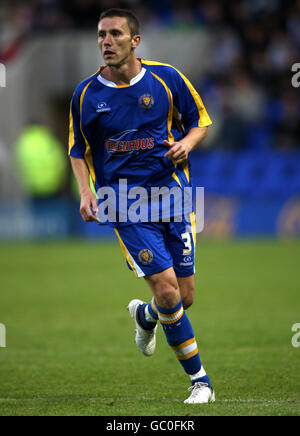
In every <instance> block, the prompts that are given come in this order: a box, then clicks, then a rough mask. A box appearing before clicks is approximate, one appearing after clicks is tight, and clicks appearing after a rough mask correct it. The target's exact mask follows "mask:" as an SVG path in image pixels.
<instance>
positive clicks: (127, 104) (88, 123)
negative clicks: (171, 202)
mask: <svg viewBox="0 0 300 436" xmlns="http://www.w3.org/2000/svg"><path fill="white" fill-rule="evenodd" d="M141 64H142V70H141V72H140V73H139V74H138V76H136V77H135V78H134V79H132V80H131V82H130V85H126V86H117V85H116V84H115V83H113V82H110V81H107V80H106V79H104V78H103V77H102V76H101V71H102V69H100V70H99V71H97V73H95V74H94V75H93V76H91V77H90V78H88V79H86V80H84V81H83V82H82V83H80V84H79V86H78V87H77V88H76V90H75V93H74V95H73V98H72V102H71V110H70V137H69V155H70V156H72V157H75V158H80V159H84V160H85V161H86V163H87V166H88V168H89V171H90V174H91V176H92V180H93V182H94V184H95V188H96V191H98V189H99V188H101V187H104V186H107V187H112V188H113V189H114V190H115V191H116V193H118V189H119V180H120V179H126V180H127V183H128V188H130V187H131V186H132V187H133V186H138V187H144V188H145V189H150V188H151V187H153V186H155V187H162V186H166V187H168V188H172V187H174V186H180V187H181V188H184V187H186V186H191V184H192V180H191V169H190V164H189V162H188V161H187V162H185V163H184V164H178V165H176V164H174V163H173V162H172V161H171V160H170V159H168V158H165V157H164V155H165V154H166V152H167V151H168V149H167V148H166V146H165V145H164V144H163V142H164V140H168V141H170V142H171V141H180V139H182V137H183V136H185V135H186V134H187V133H188V131H189V130H190V129H191V128H193V127H205V126H209V125H210V124H211V120H210V118H209V116H208V114H207V111H206V109H205V107H204V105H203V102H202V100H201V98H200V96H199V95H198V93H197V92H196V90H195V89H194V87H193V86H192V84H191V83H190V82H189V80H188V79H187V78H186V77H185V76H184V75H183V74H181V73H180V72H179V71H178V70H176V69H175V68H174V67H172V66H170V65H167V64H162V63H158V62H152V61H147V60H141ZM102 68H103V67H102ZM104 68H105V67H104ZM116 221H118V218H117V219H116ZM115 224H116V226H118V222H116V223H115Z"/></svg>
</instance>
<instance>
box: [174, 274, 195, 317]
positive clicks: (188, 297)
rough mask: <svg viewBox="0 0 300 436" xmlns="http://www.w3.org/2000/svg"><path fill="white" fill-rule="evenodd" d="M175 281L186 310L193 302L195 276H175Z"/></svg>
mask: <svg viewBox="0 0 300 436" xmlns="http://www.w3.org/2000/svg"><path fill="white" fill-rule="evenodd" d="M177 282H178V286H179V290H180V295H181V299H182V304H183V307H184V310H187V309H188V308H189V307H191V305H192V304H193V302H194V289H195V276H194V274H193V275H191V276H188V277H177Z"/></svg>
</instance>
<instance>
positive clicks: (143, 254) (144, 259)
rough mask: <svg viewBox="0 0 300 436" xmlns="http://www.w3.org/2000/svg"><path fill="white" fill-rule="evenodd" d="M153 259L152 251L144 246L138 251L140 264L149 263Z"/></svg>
mask: <svg viewBox="0 0 300 436" xmlns="http://www.w3.org/2000/svg"><path fill="white" fill-rule="evenodd" d="M152 260H153V253H152V251H151V250H148V249H147V248H145V249H144V250H141V251H140V252H139V261H140V262H141V264H142V265H150V263H151V262H152Z"/></svg>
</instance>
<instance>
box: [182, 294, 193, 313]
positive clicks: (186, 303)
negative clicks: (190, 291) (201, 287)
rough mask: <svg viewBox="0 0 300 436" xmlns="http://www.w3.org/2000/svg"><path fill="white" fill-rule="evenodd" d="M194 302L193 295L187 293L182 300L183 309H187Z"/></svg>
mask: <svg viewBox="0 0 300 436" xmlns="http://www.w3.org/2000/svg"><path fill="white" fill-rule="evenodd" d="M193 303H194V295H189V296H188V297H184V298H183V300H182V305H183V308H184V310H187V309H188V308H189V307H191V306H192V304H193Z"/></svg>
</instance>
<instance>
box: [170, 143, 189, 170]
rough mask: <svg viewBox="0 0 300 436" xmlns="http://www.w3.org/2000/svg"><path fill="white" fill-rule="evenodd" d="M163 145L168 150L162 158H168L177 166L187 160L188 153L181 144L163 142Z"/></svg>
mask: <svg viewBox="0 0 300 436" xmlns="http://www.w3.org/2000/svg"><path fill="white" fill-rule="evenodd" d="M164 145H166V146H167V147H169V149H170V150H169V151H168V152H167V153H166V154H165V156H164V157H168V158H169V159H171V160H173V161H174V162H175V163H177V164H180V163H182V162H184V161H186V160H187V158H188V154H189V152H188V150H187V148H186V146H185V145H184V144H183V143H182V142H169V141H166V140H165V141H164Z"/></svg>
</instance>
